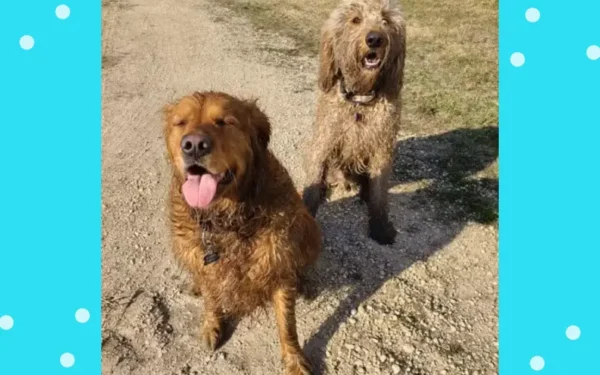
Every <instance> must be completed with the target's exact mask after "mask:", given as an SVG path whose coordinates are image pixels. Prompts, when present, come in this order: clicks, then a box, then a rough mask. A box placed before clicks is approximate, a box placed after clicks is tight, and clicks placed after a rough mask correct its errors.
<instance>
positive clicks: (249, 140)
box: [164, 92, 322, 375]
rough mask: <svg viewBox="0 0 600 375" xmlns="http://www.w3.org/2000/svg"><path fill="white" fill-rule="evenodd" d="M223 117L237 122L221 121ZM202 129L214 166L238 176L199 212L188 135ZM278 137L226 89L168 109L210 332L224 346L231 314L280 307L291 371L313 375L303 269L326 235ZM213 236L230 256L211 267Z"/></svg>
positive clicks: (183, 243)
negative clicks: (304, 324)
mask: <svg viewBox="0 0 600 375" xmlns="http://www.w3.org/2000/svg"><path fill="white" fill-rule="evenodd" d="M223 118H225V119H226V121H227V125H224V126H218V125H216V123H217V119H223ZM198 130H202V131H203V132H204V133H205V134H210V135H211V137H212V139H213V142H214V146H213V151H212V152H211V154H210V155H209V158H208V159H207V160H206V161H205V163H206V165H208V166H210V168H211V169H212V170H222V169H223V168H229V169H231V170H232V171H234V177H233V181H232V182H231V183H230V184H228V185H227V186H222V187H219V190H218V191H217V197H216V198H215V200H214V201H213V203H211V205H210V206H209V207H208V208H206V209H192V208H190V206H189V205H188V204H187V203H186V201H185V200H184V198H183V195H182V192H181V187H182V184H183V183H184V181H185V170H184V166H183V161H182V151H181V147H180V144H181V139H182V137H183V136H185V135H186V134H189V133H190V132H193V131H198ZM270 134H271V128H270V124H269V120H268V119H267V117H266V116H265V115H264V113H263V112H261V111H260V110H259V109H258V107H257V106H256V105H255V102H252V101H243V100H239V99H237V98H234V97H232V96H230V95H227V94H224V93H215V92H204V93H198V92H197V93H194V94H193V95H189V96H186V97H184V98H182V99H180V100H179V101H177V102H176V103H174V104H172V105H168V106H167V107H166V108H165V126H164V137H165V140H166V146H167V151H168V158H169V161H170V164H171V166H172V171H173V175H172V181H171V188H170V191H169V200H168V203H169V208H170V210H169V211H170V222H171V233H172V238H173V251H174V254H175V257H176V259H177V260H178V261H179V262H180V263H181V264H182V265H183V267H184V268H185V269H187V271H189V272H190V273H191V275H192V278H193V282H194V286H193V288H194V291H196V292H197V293H198V294H201V295H202V296H203V298H204V307H205V313H204V324H203V337H204V340H205V342H206V343H207V345H208V346H209V347H211V348H213V349H214V348H216V347H217V345H218V344H219V340H220V338H221V329H222V323H223V319H224V318H225V317H226V316H227V317H233V318H239V317H242V316H244V315H247V314H250V313H252V312H253V311H254V310H256V309H257V308H261V307H264V306H266V305H267V304H269V303H272V304H273V306H274V308H275V315H276V318H277V323H278V327H279V335H280V339H281V347H282V356H283V360H284V363H285V368H286V374H288V375H292V374H294V375H295V374H309V371H310V370H309V366H308V362H307V361H306V359H305V357H304V355H303V353H302V351H301V349H300V346H299V344H298V338H297V334H296V321H295V311H294V310H295V309H294V303H295V299H296V290H297V286H298V283H299V279H300V277H301V275H302V273H303V271H304V270H305V269H306V268H307V267H309V266H310V265H311V264H313V263H314V262H315V261H316V259H317V257H318V255H319V253H320V251H321V246H322V245H321V232H320V229H319V226H318V224H317V223H316V221H315V220H314V219H313V218H312V217H311V215H310V214H309V213H308V211H307V210H306V208H305V207H304V205H303V204H302V200H301V199H300V196H299V195H298V193H297V192H296V190H295V188H294V185H293V183H292V180H291V178H290V176H289V175H288V172H287V171H286V169H285V168H284V167H283V166H282V165H281V164H280V163H279V162H278V161H277V159H276V158H275V157H274V156H273V154H272V153H271V152H270V151H269V150H268V144H269V139H270ZM203 236H204V239H205V240H204V241H203ZM207 238H208V239H209V240H210V243H212V244H214V245H215V246H216V248H217V249H218V251H219V255H220V259H219V260H218V261H217V262H216V263H212V264H208V265H204V262H203V257H204V255H205V252H206V250H207V249H206V243H207V242H206V239H207Z"/></svg>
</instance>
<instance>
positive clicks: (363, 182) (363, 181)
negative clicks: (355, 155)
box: [356, 174, 369, 203]
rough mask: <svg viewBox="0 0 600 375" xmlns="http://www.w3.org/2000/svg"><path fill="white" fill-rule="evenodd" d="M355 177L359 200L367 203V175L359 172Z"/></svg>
mask: <svg viewBox="0 0 600 375" xmlns="http://www.w3.org/2000/svg"><path fill="white" fill-rule="evenodd" d="M356 179H357V181H358V186H359V188H360V190H359V192H358V196H359V197H360V200H361V201H363V202H365V203H369V176H367V175H364V174H361V175H359V176H357V177H356Z"/></svg>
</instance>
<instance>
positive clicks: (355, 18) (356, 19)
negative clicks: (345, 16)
mask: <svg viewBox="0 0 600 375" xmlns="http://www.w3.org/2000/svg"><path fill="white" fill-rule="evenodd" d="M360 21H362V20H361V19H360V17H354V18H353V19H352V23H354V24H359V23H360Z"/></svg>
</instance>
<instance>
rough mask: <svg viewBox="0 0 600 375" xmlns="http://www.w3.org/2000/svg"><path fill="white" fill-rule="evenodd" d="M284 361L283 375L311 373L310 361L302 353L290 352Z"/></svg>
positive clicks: (308, 374) (305, 374) (309, 374)
mask: <svg viewBox="0 0 600 375" xmlns="http://www.w3.org/2000/svg"><path fill="white" fill-rule="evenodd" d="M284 361H285V375H312V371H311V367H310V363H309V362H308V360H307V359H306V357H305V356H304V355H303V354H300V353H299V354H293V355H292V354H290V355H288V356H286V358H285V360H284Z"/></svg>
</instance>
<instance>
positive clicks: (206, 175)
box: [181, 165, 233, 208]
mask: <svg viewBox="0 0 600 375" xmlns="http://www.w3.org/2000/svg"><path fill="white" fill-rule="evenodd" d="M186 172H187V173H186V181H185V183H184V184H183V186H182V188H181V191H182V193H183V197H184V198H185V200H186V202H187V203H188V204H189V205H190V206H191V207H193V208H206V207H208V206H209V205H210V204H211V203H212V201H213V200H214V199H215V196H216V194H217V188H218V187H219V185H223V184H227V183H229V182H231V180H232V179H233V173H232V172H231V171H230V170H227V171H226V172H223V173H218V174H214V173H211V172H209V171H208V170H207V169H206V168H204V167H202V166H199V165H192V166H191V167H189V168H187V171H186Z"/></svg>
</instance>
